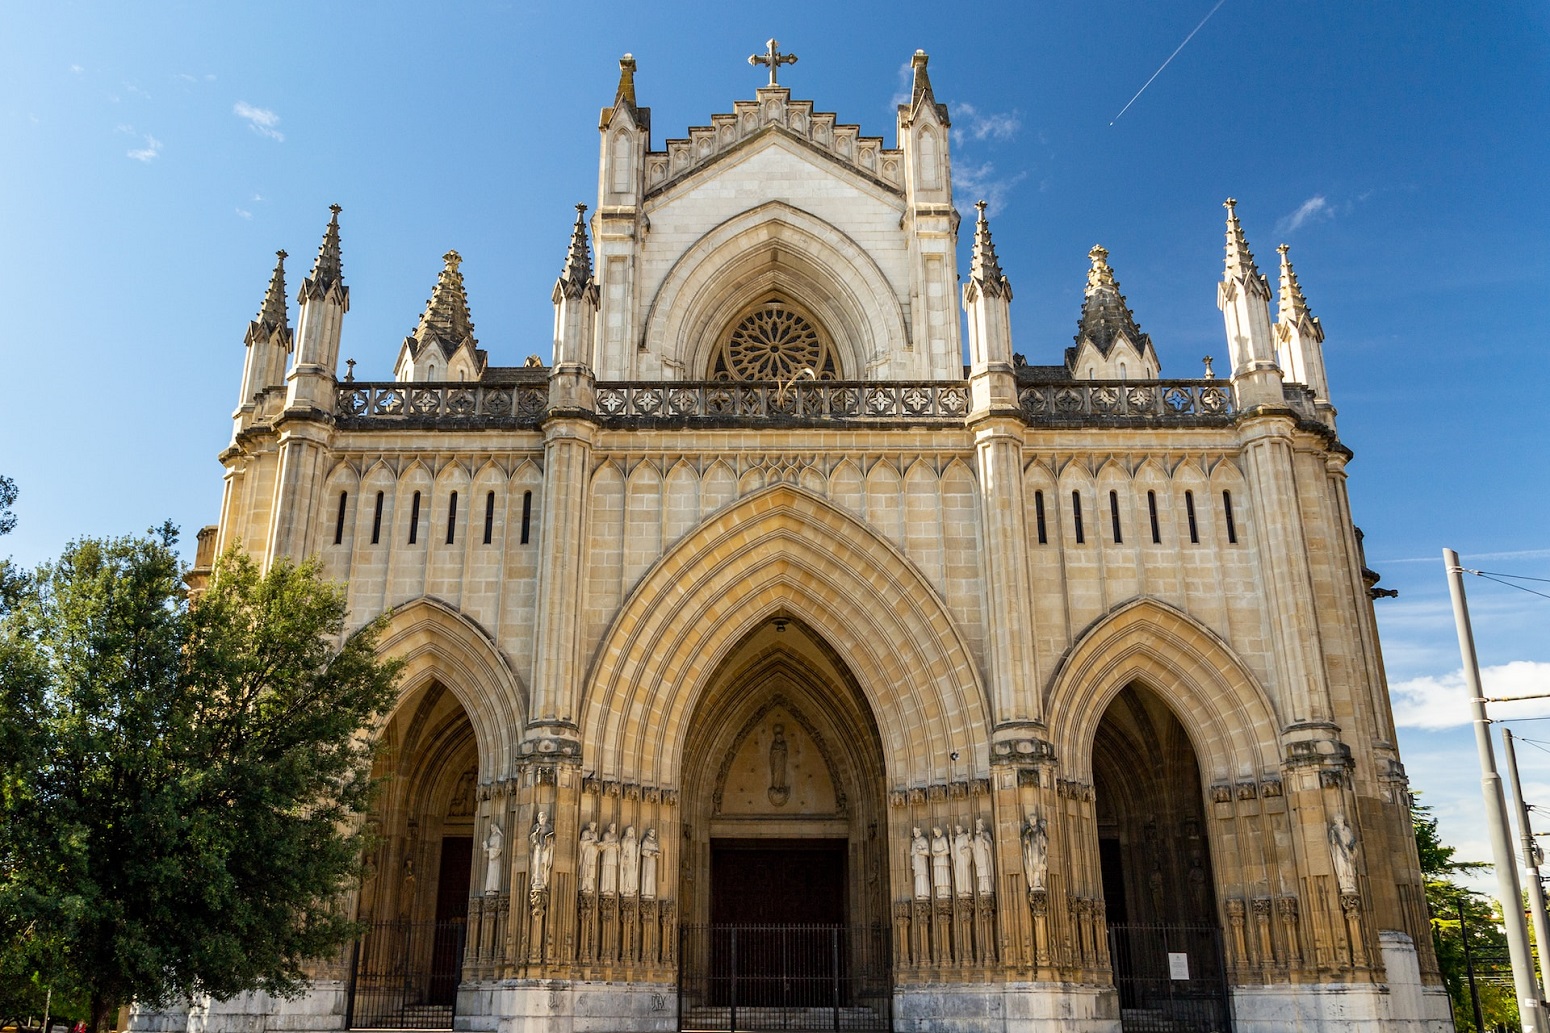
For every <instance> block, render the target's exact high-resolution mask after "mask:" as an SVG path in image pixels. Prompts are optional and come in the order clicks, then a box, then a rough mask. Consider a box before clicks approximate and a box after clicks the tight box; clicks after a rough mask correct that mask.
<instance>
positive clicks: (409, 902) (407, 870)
mask: <svg viewBox="0 0 1550 1033" xmlns="http://www.w3.org/2000/svg"><path fill="white" fill-rule="evenodd" d="M414 886H415V879H414V858H412V857H406V858H404V875H403V879H402V882H401V885H400V887H399V901H400V906H399V910H400V912H402V914H403V916H404V917H405V918H408V917H409V915H410V913H411V912H412V911H413V910H414Z"/></svg>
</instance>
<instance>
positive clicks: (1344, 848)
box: [1329, 814, 1356, 896]
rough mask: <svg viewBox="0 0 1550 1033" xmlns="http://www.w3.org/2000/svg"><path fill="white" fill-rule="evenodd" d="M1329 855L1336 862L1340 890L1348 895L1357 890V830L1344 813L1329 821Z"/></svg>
mask: <svg viewBox="0 0 1550 1033" xmlns="http://www.w3.org/2000/svg"><path fill="white" fill-rule="evenodd" d="M1329 856H1330V860H1332V861H1334V863H1335V881H1336V882H1338V883H1339V884H1340V892H1341V893H1343V894H1346V895H1348V896H1349V895H1350V894H1354V893H1355V892H1356V830H1355V829H1353V828H1352V827H1351V823H1350V822H1348V821H1346V817H1345V815H1344V814H1341V815H1337V816H1336V817H1335V820H1334V821H1331V822H1330V823H1329Z"/></svg>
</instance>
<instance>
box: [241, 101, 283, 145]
mask: <svg viewBox="0 0 1550 1033" xmlns="http://www.w3.org/2000/svg"><path fill="white" fill-rule="evenodd" d="M231 111H232V114H234V115H236V116H237V117H238V118H241V119H246V120H247V123H248V128H249V129H251V130H253V132H255V133H257V134H258V135H260V136H267V137H269V139H271V140H275V141H284V140H285V134H284V133H282V132H280V130H278V129H276V128H275V126H277V125H279V124H280V116H279V115H277V114H275V113H274V112H273V111H270V110H269V109H268V108H255V107H254V106H253V105H251V104H249V103H248V102H247V101H242V100H239V101H237V103H236V104H233V105H232V109H231Z"/></svg>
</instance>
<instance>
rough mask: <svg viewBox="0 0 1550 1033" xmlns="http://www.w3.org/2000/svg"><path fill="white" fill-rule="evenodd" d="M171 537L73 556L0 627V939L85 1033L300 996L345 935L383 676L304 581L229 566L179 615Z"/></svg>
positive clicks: (320, 586) (33, 587)
mask: <svg viewBox="0 0 1550 1033" xmlns="http://www.w3.org/2000/svg"><path fill="white" fill-rule="evenodd" d="M175 537H176V535H175V531H174V530H173V529H172V528H171V527H170V525H168V526H164V527H163V528H162V529H161V530H160V531H158V532H153V534H152V536H150V537H144V538H121V539H114V540H109V541H96V540H90V539H88V540H83V541H79V542H76V543H73V544H72V545H70V546H69V547H68V548H67V549H66V551H65V553H64V555H62V556H61V557H60V558H59V560H58V561H57V562H55V563H52V564H47V565H44V566H42V567H40V568H38V570H37V571H36V572H34V573H33V574H31V575H30V576H29V577H28V578H27V579H26V582H25V585H24V586H23V588H22V591H21V593H20V596H19V599H18V600H17V602H16V605H14V606H13V607H12V608H11V609H10V610H9V612H6V613H3V614H0V786H3V796H0V936H3V937H4V940H3V941H0V942H6V943H9V944H11V950H12V952H13V954H20V955H21V956H23V957H24V958H25V959H26V960H27V961H28V962H30V963H32V964H33V965H34V966H35V967H36V968H37V969H38V970H41V971H44V972H48V973H50V975H51V976H52V977H53V979H54V980H55V981H56V982H58V983H59V984H60V985H61V986H73V987H76V988H78V989H79V990H81V991H82V992H84V993H85V994H86V995H88V996H89V998H90V1001H91V1011H92V1019H93V1024H94V1027H95V1028H97V1029H102V1028H104V1026H105V1023H106V1022H107V1021H108V1020H109V1019H110V1018H111V1016H112V1014H113V1013H114V1011H115V1010H116V1008H117V1007H118V1006H119V1005H121V1004H124V1003H127V1002H129V1001H130V1000H140V1001H144V1002H148V1003H161V1002H165V1001H166V1000H168V999H169V998H174V997H178V996H184V995H193V994H202V993H208V994H211V995H213V996H215V997H216V998H220V999H224V998H228V997H230V996H232V995H234V994H236V993H239V992H242V991H244V990H249V989H262V990H266V991H269V992H273V993H279V994H293V993H296V992H299V991H300V989H301V988H302V986H303V985H304V981H305V976H306V972H305V966H306V964H307V963H308V962H309V961H310V960H313V959H318V958H322V957H325V956H328V955H330V954H332V953H333V952H335V951H337V950H338V949H340V947H341V946H342V944H344V943H345V942H347V941H348V939H349V938H350V937H351V936H352V935H353V933H354V927H353V925H352V923H351V922H350V921H349V920H348V918H347V916H345V915H343V914H341V913H340V912H339V910H338V909H337V907H336V902H337V901H338V900H339V898H340V895H341V893H342V891H344V890H345V889H346V888H347V887H348V885H349V884H350V882H351V881H352V880H353V879H354V878H355V876H356V874H357V873H358V870H359V865H360V847H361V844H360V841H359V833H357V832H354V831H351V830H352V829H353V828H355V827H356V826H358V825H359V823H358V822H355V821H353V819H354V817H355V816H356V815H358V814H360V813H362V812H363V811H364V809H365V808H366V806H367V804H368V801H369V794H370V789H371V782H370V775H369V770H370V754H371V747H370V745H369V737H368V736H366V735H364V734H363V730H364V729H366V728H367V727H368V726H370V725H371V724H372V723H373V722H375V721H376V720H378V719H379V718H381V717H382V715H384V714H385V712H386V710H387V708H388V707H389V705H390V704H391V701H392V698H393V693H394V682H395V679H396V677H397V670H398V667H397V665H396V664H395V663H393V662H390V661H384V660H382V659H380V658H379V657H378V656H377V653H376V635H377V632H378V627H377V626H376V625H370V626H368V627H366V628H364V629H362V630H361V631H359V632H357V633H355V634H353V635H351V636H348V637H342V632H343V629H344V617H345V602H344V594H343V591H342V590H341V589H340V588H338V587H336V586H331V585H328V584H325V583H323V582H322V581H321V580H320V579H319V576H318V572H317V569H316V567H315V565H313V564H310V563H309V564H302V565H300V566H297V565H294V564H291V563H288V562H284V561H281V562H277V563H275V564H274V565H273V566H272V567H271V568H270V569H269V570H268V571H267V572H264V573H260V572H259V570H258V569H257V567H256V565H255V564H254V563H253V562H252V561H251V560H250V559H248V558H247V557H246V556H245V554H242V553H240V552H237V551H233V552H230V553H228V554H227V555H225V556H224V557H222V558H221V559H220V561H219V562H218V563H217V565H216V568H215V570H214V572H213V574H212V576H211V578H210V583H209V587H208V589H207V590H206V592H205V593H204V594H203V595H202V596H201V597H200V598H199V600H198V601H197V602H196V603H194V604H192V605H190V604H189V602H188V600H187V598H186V595H185V592H184V590H183V581H182V578H183V573H184V571H183V569H182V567H181V565H180V564H179V561H178V559H177V557H176V555H175V554H174V553H173V551H172V545H173V542H174V541H175ZM13 960H14V958H13Z"/></svg>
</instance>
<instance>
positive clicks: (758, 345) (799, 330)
mask: <svg viewBox="0 0 1550 1033" xmlns="http://www.w3.org/2000/svg"><path fill="white" fill-rule="evenodd" d="M803 369H811V370H812V371H813V372H814V373H815V374H816V375H817V377H818V379H820V380H837V379H839V376H840V371H839V365H838V363H837V362H836V361H835V358H834V349H833V348H832V347H831V346H830V344H829V341H828V338H827V336H826V335H825V334H824V333H823V331H822V330H820V329H819V328H818V326H817V325H816V324H815V323H814V322H813V321H812V320H811V319H809V318H808V316H807V314H806V313H804V312H802V311H801V310H800V309H799V308H797V307H796V306H794V305H792V304H790V303H789V302H787V301H786V300H785V299H784V298H780V297H771V298H768V299H766V300H765V301H764V302H763V303H761V304H759V305H757V306H755V307H754V308H752V309H750V310H749V311H747V312H745V313H744V314H743V315H742V317H741V318H740V319H738V320H737V322H735V323H734V324H733V325H732V329H731V330H729V331H728V332H727V334H726V336H725V337H724V338H723V340H722V342H721V345H720V347H718V348H717V349H716V355H715V359H714V360H713V361H712V364H711V376H712V378H713V379H716V380H766V381H768V380H774V381H785V380H789V379H791V378H792V377H794V376H796V375H797V374H799V373H800V372H801V371H802V370H803Z"/></svg>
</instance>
